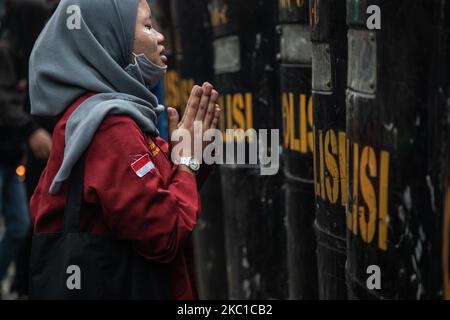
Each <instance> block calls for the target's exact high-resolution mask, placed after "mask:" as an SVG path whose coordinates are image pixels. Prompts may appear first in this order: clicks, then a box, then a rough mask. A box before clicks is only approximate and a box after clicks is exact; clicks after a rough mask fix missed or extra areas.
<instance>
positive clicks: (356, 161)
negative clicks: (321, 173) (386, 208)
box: [352, 143, 359, 235]
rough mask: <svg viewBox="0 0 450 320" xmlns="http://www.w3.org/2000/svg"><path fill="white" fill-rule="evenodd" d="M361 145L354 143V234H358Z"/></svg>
mask: <svg viewBox="0 0 450 320" xmlns="http://www.w3.org/2000/svg"><path fill="white" fill-rule="evenodd" d="M358 173H359V145H358V144H356V143H354V144H353V199H352V208H353V211H352V218H353V222H352V230H353V234H354V235H357V234H358V191H359V186H358V181H359V174H358Z"/></svg>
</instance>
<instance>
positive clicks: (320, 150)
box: [319, 130, 325, 200]
mask: <svg viewBox="0 0 450 320" xmlns="http://www.w3.org/2000/svg"><path fill="white" fill-rule="evenodd" d="M322 136H323V135H322V130H319V161H320V169H319V170H320V196H321V197H322V199H323V200H325V186H324V185H325V184H324V178H325V177H324V174H325V173H324V167H323V139H322Z"/></svg>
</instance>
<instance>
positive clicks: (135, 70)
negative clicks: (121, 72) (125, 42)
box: [125, 53, 167, 87]
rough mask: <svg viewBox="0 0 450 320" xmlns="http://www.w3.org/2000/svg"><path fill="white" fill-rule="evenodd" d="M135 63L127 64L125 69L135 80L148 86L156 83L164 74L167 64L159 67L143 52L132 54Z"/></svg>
mask: <svg viewBox="0 0 450 320" xmlns="http://www.w3.org/2000/svg"><path fill="white" fill-rule="evenodd" d="M133 55H134V59H135V63H134V64H129V65H128V66H127V67H126V68H125V71H126V72H127V73H128V74H129V75H130V76H132V77H133V78H134V79H136V80H137V81H139V82H141V83H144V84H145V85H148V86H150V87H154V86H156V85H157V84H158V82H159V80H161V79H162V78H163V77H164V75H165V74H166V70H167V66H164V67H161V66H158V65H156V64H154V63H153V62H151V61H150V60H148V59H147V57H146V56H145V54H143V53H141V54H138V55H136V54H134V53H133Z"/></svg>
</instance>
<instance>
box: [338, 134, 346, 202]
mask: <svg viewBox="0 0 450 320" xmlns="http://www.w3.org/2000/svg"><path fill="white" fill-rule="evenodd" d="M346 141H347V137H346V133H345V132H341V131H339V173H340V181H341V205H343V206H345V205H346V204H347V149H348V148H347V143H346Z"/></svg>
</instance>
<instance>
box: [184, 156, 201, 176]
mask: <svg viewBox="0 0 450 320" xmlns="http://www.w3.org/2000/svg"><path fill="white" fill-rule="evenodd" d="M180 164H183V165H185V166H187V167H188V168H189V169H191V170H192V171H193V172H194V173H197V171H198V170H199V169H200V161H198V160H197V159H195V158H193V157H181V158H180Z"/></svg>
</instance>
